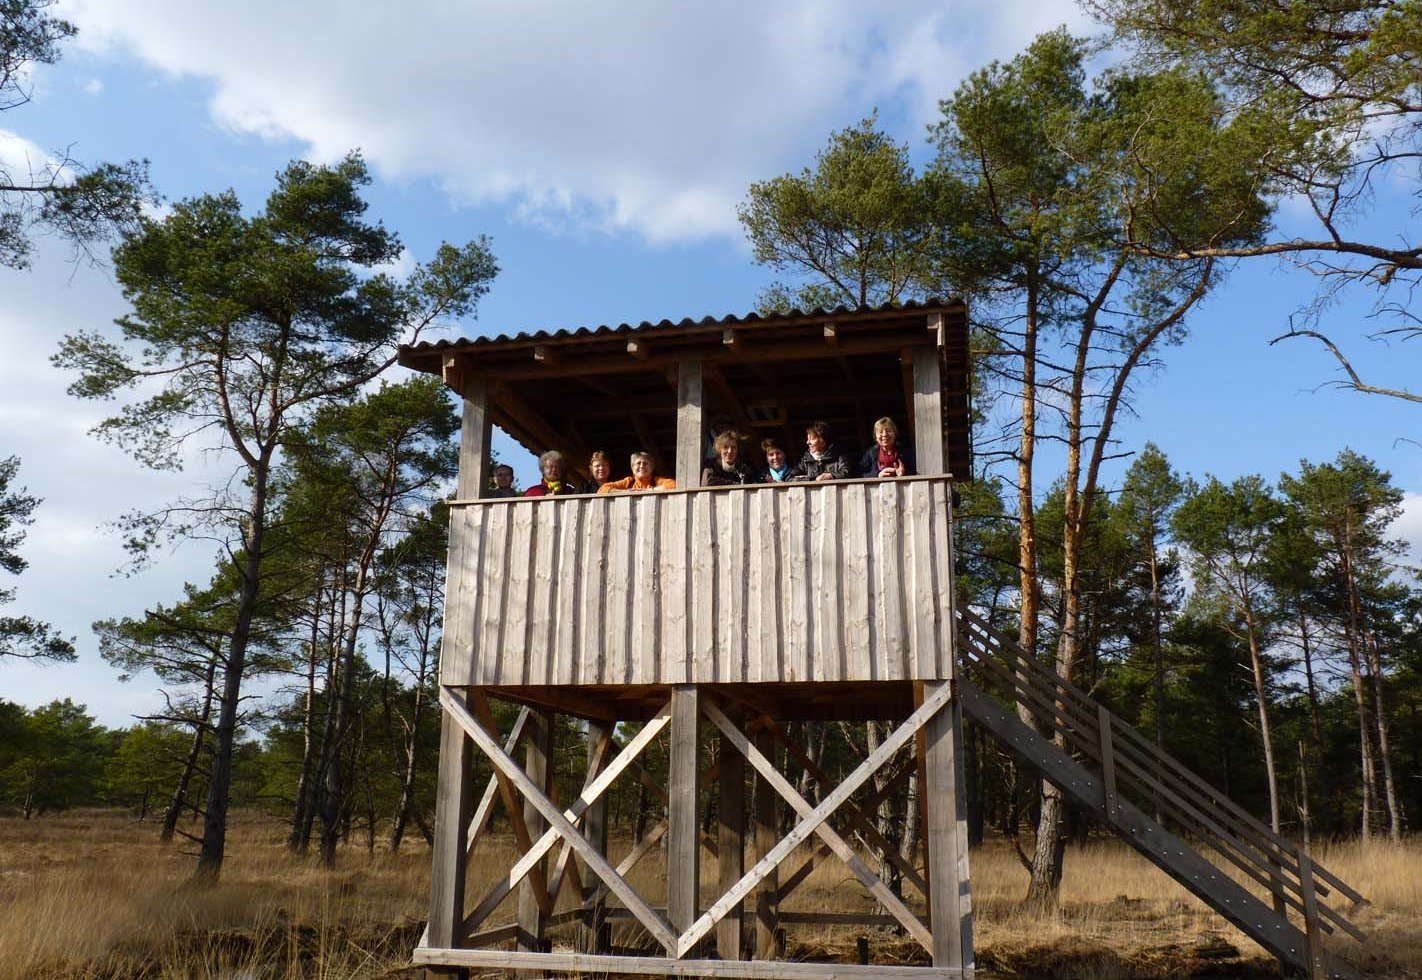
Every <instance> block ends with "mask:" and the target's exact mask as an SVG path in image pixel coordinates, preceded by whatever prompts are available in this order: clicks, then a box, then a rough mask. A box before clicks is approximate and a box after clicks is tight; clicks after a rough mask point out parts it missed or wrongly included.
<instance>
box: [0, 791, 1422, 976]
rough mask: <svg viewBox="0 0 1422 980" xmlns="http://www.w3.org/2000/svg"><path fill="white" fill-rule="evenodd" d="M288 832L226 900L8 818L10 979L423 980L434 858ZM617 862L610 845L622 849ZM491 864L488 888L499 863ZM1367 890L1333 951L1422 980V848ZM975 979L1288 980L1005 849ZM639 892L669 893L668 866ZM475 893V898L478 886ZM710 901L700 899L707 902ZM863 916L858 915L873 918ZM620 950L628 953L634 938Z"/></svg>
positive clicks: (139, 827)
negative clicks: (1048, 892) (1047, 909)
mask: <svg viewBox="0 0 1422 980" xmlns="http://www.w3.org/2000/svg"><path fill="white" fill-rule="evenodd" d="M282 839H283V828H282V827H281V826H280V825H279V824H277V823H275V822H273V821H271V820H269V819H267V818H265V817H261V816H258V815H254V814H243V815H240V816H239V817H238V818H237V822H236V824H235V826H234V827H233V832H232V835H231V837H230V840H229V858H228V863H227V868H226V871H225V874H224V878H223V884H222V885H221V887H219V888H216V889H213V890H210V891H197V890H193V889H191V888H189V887H187V886H186V884H185V880H186V878H187V876H188V875H189V874H190V872H191V869H192V860H191V858H190V857H188V856H186V855H183V854H181V853H180V852H179V850H178V849H177V848H176V847H164V846H162V845H160V844H159V843H158V842H157V840H156V839H155V828H154V826H153V825H152V824H138V823H135V822H133V821H132V820H131V819H130V818H128V817H127V816H126V815H125V814H121V813H116V812H112V811H81V812H75V813H69V814H65V815H60V816H48V817H44V818H41V819H35V820H32V821H29V822H25V821H23V820H19V819H15V818H0V978H3V980H9V978H29V977H45V978H50V977H53V978H65V980H78V978H94V980H98V978H116V980H118V978H122V980H140V978H141V980H157V978H173V980H177V978H200V980H277V978H282V980H297V978H301V980H337V978H341V980H344V978H387V980H389V978H396V977H416V976H418V975H419V974H418V971H415V970H412V969H410V968H409V967H408V966H407V964H408V959H409V954H410V949H411V948H412V947H413V945H414V944H415V942H416V941H417V940H418V938H419V935H420V932H421V931H422V929H423V916H424V902H425V883H426V879H427V874H428V867H427V864H428V859H429V858H428V852H427V851H426V850H425V849H424V847H423V846H415V847H411V848H410V849H409V850H408V852H406V853H403V854H400V855H397V856H391V855H388V854H383V853H380V852H377V853H375V854H367V853H365V852H364V851H362V850H358V849H357V850H352V851H350V852H348V853H346V854H344V855H342V860H341V866H340V867H339V868H338V869H337V870H335V871H331V872H327V871H324V870H322V869H321V868H320V867H319V866H318V865H317V864H316V862H315V861H314V860H311V861H308V860H300V859H295V858H293V857H291V856H290V855H288V854H287V853H286V852H285V851H284V850H283V848H282V843H281V842H282ZM614 849H615V848H614ZM485 854H486V852H484V851H483V850H482V849H481V857H480V860H478V861H476V862H475V865H476V868H477V869H479V870H480V871H482V872H484V873H487V874H491V875H492V874H493V873H495V872H497V871H501V870H502V869H503V868H504V867H506V866H507V860H508V854H507V853H502V854H501V853H498V852H497V850H496V849H495V850H494V851H491V852H488V853H487V859H485V857H484V856H485ZM1319 856H1320V857H1321V858H1322V859H1323V860H1324V862H1325V863H1326V864H1328V865H1329V866H1330V867H1331V868H1333V869H1334V870H1336V871H1337V872H1339V873H1340V874H1341V875H1342V876H1343V877H1344V878H1345V879H1346V880H1348V881H1350V882H1351V883H1353V884H1354V885H1356V886H1357V887H1359V888H1360V890H1361V891H1362V892H1363V893H1364V894H1366V895H1368V896H1369V897H1370V898H1371V899H1372V902H1373V905H1372V906H1371V907H1369V908H1367V909H1365V910H1363V911H1362V912H1360V913H1359V916H1358V919H1359V921H1360V923H1361V925H1362V926H1363V928H1364V929H1366V930H1367V931H1368V932H1369V933H1370V934H1371V935H1372V939H1371V941H1370V942H1369V943H1368V944H1367V946H1366V947H1363V948H1359V947H1358V946H1357V945H1356V944H1355V943H1352V942H1351V941H1342V942H1340V943H1339V945H1338V951H1339V952H1340V953H1342V954H1343V955H1344V956H1345V957H1347V958H1348V959H1349V960H1351V961H1352V962H1353V963H1355V964H1356V965H1358V966H1360V967H1362V968H1363V969H1364V970H1365V971H1366V972H1367V973H1368V974H1369V975H1370V976H1389V977H1401V976H1415V977H1422V842H1414V843H1411V844H1409V845H1407V846H1405V847H1403V848H1400V849H1398V848H1392V847H1389V846H1387V845H1385V844H1379V845H1375V846H1374V847H1373V848H1372V849H1371V851H1370V852H1369V853H1367V854H1363V853H1361V852H1360V850H1359V849H1358V848H1357V847H1356V846H1353V845H1349V846H1340V847H1336V848H1334V849H1332V850H1330V851H1327V852H1325V853H1323V854H1321V855H1319ZM972 860H973V865H972V874H973V886H974V901H975V904H976V925H977V939H978V960H979V964H980V965H981V966H982V967H984V968H986V970H987V972H988V973H989V974H990V975H992V974H996V975H1003V976H1015V977H1042V978H1046V977H1078V978H1101V980H1106V978H1123V980H1124V978H1146V977H1175V976H1187V975H1188V976H1197V977H1254V976H1277V969H1276V967H1275V966H1274V964H1273V962H1272V961H1271V960H1269V959H1268V958H1267V957H1266V956H1265V955H1264V954H1263V952H1262V951H1261V950H1259V949H1258V948H1257V947H1255V946H1253V945H1252V944H1251V943H1249V942H1248V941H1247V940H1245V939H1244V938H1243V937H1242V936H1240V935H1239V934H1238V933H1237V932H1235V931H1234V930H1233V929H1232V928H1231V927H1230V926H1229V925H1228V924H1226V923H1225V922H1224V921H1223V920H1221V919H1219V918H1218V917H1217V916H1215V915H1213V914H1212V913H1210V912H1208V911H1207V910H1205V909H1204V908H1203V906H1201V905H1200V904H1199V903H1198V902H1196V901H1195V900H1194V899H1192V898H1190V897H1189V896H1188V895H1186V893H1185V892H1184V891H1183V890H1182V889H1180V888H1179V887H1178V886H1177V885H1175V884H1174V883H1173V882H1171V881H1170V880H1169V879H1167V878H1166V877H1165V876H1164V875H1163V874H1161V873H1159V872H1157V871H1156V870H1155V869H1154V868H1152V867H1151V866H1149V865H1148V864H1146V862H1145V861H1144V860H1142V859H1140V858H1138V857H1137V856H1136V855H1135V854H1133V853H1131V852H1130V851H1128V850H1126V849H1125V848H1124V847H1122V846H1120V845H1117V844H1115V843H1112V842H1108V841H1102V842H1100V843H1093V844H1090V845H1087V846H1084V847H1081V848H1077V849H1075V850H1074V851H1073V852H1072V853H1071V854H1070V855H1069V859H1068V863H1067V872H1066V880H1065V885H1064V893H1063V899H1064V901H1063V904H1062V909H1061V911H1060V912H1059V913H1056V914H1052V915H1048V916H1044V915H1040V914H1035V913H1030V912H1028V911H1027V910H1025V909H1023V908H1022V907H1021V905H1020V904H1019V899H1020V897H1021V895H1022V893H1023V890H1024V887H1025V884H1026V873H1025V871H1024V870H1023V869H1022V867H1021V866H1020V865H1019V864H1018V862H1017V860H1016V858H1015V857H1013V856H1012V855H1011V854H1010V852H1009V851H1008V849H1007V848H1006V847H1005V846H1001V845H990V846H988V847H985V848H983V849H981V850H979V851H975V852H974V853H973V857H972ZM638 870H639V873H640V876H641V880H640V881H639V882H638V884H639V887H641V888H643V889H645V891H644V893H645V894H648V895H649V897H650V896H651V895H653V894H655V892H656V891H657V890H658V889H657V888H656V878H657V876H658V870H657V867H656V866H655V865H654V864H651V863H650V862H648V863H644V865H643V866H642V867H640V868H639V869H638ZM848 878H849V876H848V873H847V872H845V871H844V869H843V868H840V867H836V866H835V865H834V864H833V863H827V864H826V865H822V866H821V869H819V870H817V871H816V872H815V875H814V876H813V877H812V878H811V879H810V880H809V881H808V882H807V883H806V884H805V886H803V888H802V889H801V890H800V891H799V892H797V893H796V896H795V900H794V901H793V902H792V903H790V904H789V905H788V906H787V907H788V908H800V909H808V908H816V907H818V908H845V907H846V905H845V904H844V903H845V902H846V901H854V900H855V899H854V898H850V899H846V898H845V896H858V895H859V894H860V890H859V889H858V887H857V886H856V885H855V884H854V883H853V882H852V881H848V880H847V879H848ZM475 889H476V890H480V888H479V885H478V884H476V885H475ZM707 894H708V896H709V890H708V893H707ZM859 907H860V908H867V903H863V904H861V905H860V906H859ZM863 932H864V930H862V929H848V928H845V929H840V930H834V929H825V928H823V927H816V928H814V929H813V930H803V934H797V933H796V932H795V931H793V929H792V931H791V933H790V946H791V953H792V955H794V956H796V957H799V958H817V959H818V958H823V959H849V958H851V957H852V956H853V951H854V945H855V939H856V938H857V937H858V936H859V935H861V934H863ZM624 941H627V942H631V941H632V939H631V938H630V937H629V938H627V939H625V940H624ZM871 942H872V943H873V946H874V949H875V951H876V952H875V956H876V959H878V958H881V957H883V958H888V957H895V958H900V957H901V958H903V959H905V960H917V959H919V958H920V957H919V953H918V951H917V949H916V947H914V946H913V945H912V944H911V943H905V942H904V941H903V940H901V939H898V938H895V937H892V936H889V935H887V934H881V935H874V936H871Z"/></svg>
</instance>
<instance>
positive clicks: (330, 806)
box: [321, 536, 377, 867]
mask: <svg viewBox="0 0 1422 980" xmlns="http://www.w3.org/2000/svg"><path fill="white" fill-rule="evenodd" d="M376 540H377V539H376V538H375V536H372V538H371V540H370V542H369V543H368V544H367V547H366V549H365V550H364V551H363V552H362V554H361V556H360V560H359V562H357V564H356V576H355V587H354V589H353V591H352V594H351V610H350V616H349V618H348V619H347V622H346V631H345V642H344V645H343V648H342V650H341V664H340V680H339V685H338V694H337V699H336V721H335V725H334V728H335V745H334V747H333V750H332V752H331V754H330V762H329V764H328V765H327V766H326V772H325V774H324V779H325V782H324V784H323V787H322V789H323V792H322V793H321V863H322V864H324V865H326V866H327V867H330V866H331V865H333V864H335V863H336V842H337V840H338V839H339V838H340V820H341V813H342V811H343V809H344V808H345V804H346V802H347V801H346V787H345V771H344V766H343V765H342V760H341V755H342V747H343V746H344V744H345V740H346V735H347V734H348V729H349V728H350V724H351V698H352V696H353V694H354V692H355V680H354V678H355V655H356V643H357V640H358V638H359V635H360V621H361V615H362V613H363V611H364V607H365V590H366V578H367V575H368V572H369V568H370V561H371V559H372V558H373V557H374V555H375V542H376Z"/></svg>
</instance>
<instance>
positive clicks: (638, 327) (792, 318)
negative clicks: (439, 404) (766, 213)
mask: <svg viewBox="0 0 1422 980" xmlns="http://www.w3.org/2000/svg"><path fill="white" fill-rule="evenodd" d="M961 303H962V301H961V300H956V299H954V300H946V301H945V300H938V299H926V300H923V301H921V302H920V301H918V300H909V301H908V302H906V303H884V304H882V305H880V306H858V307H849V306H836V307H835V308H834V309H832V310H827V309H824V308H822V307H817V308H815V309H813V310H791V311H789V312H788V313H783V314H776V315H774V316H763V315H761V314H759V313H746V314H744V315H741V316H737V315H736V314H733V313H732V314H727V315H725V316H723V317H721V318H720V319H717V318H716V317H714V316H706V317H702V318H701V319H699V320H694V319H692V318H691V317H686V318H685V319H682V320H675V321H673V320H659V321H657V322H656V323H653V322H652V321H650V320H643V321H642V322H641V323H638V324H631V323H619V324H617V325H616V326H610V325H603V326H598V327H577V328H566V329H561V330H538V331H533V332H527V331H525V332H523V333H517V334H500V335H498V336H494V337H472V338H471V337H460V338H458V339H447V340H434V341H429V340H426V341H421V342H420V343H418V344H407V345H405V346H403V347H401V351H402V352H406V351H408V352H410V353H423V352H432V351H439V350H446V349H449V348H453V347H484V346H493V345H501V344H517V343H530V342H545V341H550V340H574V339H578V338H583V337H610V336H615V335H617V334H630V333H640V332H642V331H648V332H651V331H657V330H670V329H677V328H681V329H686V328H690V327H720V328H725V327H734V326H738V325H741V326H743V325H746V324H753V323H799V322H803V321H806V320H826V319H833V318H835V317H846V316H864V315H867V314H873V313H910V312H914V311H916V310H924V311H929V310H944V309H951V308H952V307H955V306H959V305H961Z"/></svg>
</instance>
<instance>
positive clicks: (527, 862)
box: [468, 708, 670, 929]
mask: <svg viewBox="0 0 1422 980" xmlns="http://www.w3.org/2000/svg"><path fill="white" fill-rule="evenodd" d="M669 720H670V719H669V713H668V709H666V708H663V709H662V711H661V712H660V713H659V714H658V715H657V717H655V718H653V719H652V720H651V721H650V722H648V723H647V724H646V725H645V726H643V728H642V730H641V731H640V732H638V733H637V736H636V737H635V738H633V739H632V740H631V741H630V742H628V743H627V746H626V748H624V749H623V750H622V751H621V752H620V753H618V756H617V758H616V759H614V760H613V761H612V762H611V763H609V764H608V765H607V766H606V767H605V768H602V769H601V771H600V772H598V773H596V775H595V776H593V778H591V779H589V780H588V781H586V782H585V784H584V786H583V790H582V792H581V793H580V794H579V795H578V798H577V799H576V800H574V801H573V804H572V806H570V807H568V808H567V809H566V810H564V811H563V816H564V817H566V818H567V819H568V821H569V822H570V823H573V822H576V821H577V820H579V819H580V818H581V817H582V816H583V815H584V814H585V813H587V812H588V810H589V809H591V807H592V806H593V804H594V803H599V802H602V803H605V801H606V797H605V794H606V793H607V790H608V789H609V788H610V787H611V786H612V784H613V782H614V781H615V780H616V779H617V777H618V776H620V775H621V774H622V772H623V771H624V770H625V769H627V768H628V767H629V766H631V765H632V764H633V762H634V760H635V759H636V758H637V756H639V755H641V753H642V751H643V750H644V749H646V747H647V746H648V745H650V744H651V742H652V740H653V739H655V738H656V737H657V736H658V735H660V734H661V732H662V729H663V728H665V727H666V725H667V722H668V721H669ZM610 741H611V740H610V739H609V742H610ZM584 836H585V837H586V834H584ZM558 840H559V834H558V832H557V831H556V830H553V829H549V830H546V831H544V833H543V836H542V837H540V838H539V839H538V840H537V841H536V842H535V843H534V844H533V846H532V847H530V848H529V849H528V850H527V851H526V852H524V854H523V855H522V856H521V857H520V858H519V859H518V860H517V861H515V862H514V865H513V867H512V868H510V869H509V871H508V873H507V874H505V875H504V876H503V878H501V879H499V880H498V881H496V882H495V883H494V884H493V886H492V887H490V889H489V892H488V894H486V895H485V896H484V898H483V899H482V900H481V901H480V902H479V905H478V907H477V908H475V910H474V912H473V914H472V915H470V917H469V923H468V925H469V927H470V928H471V929H472V928H475V927H476V926H478V925H479V923H480V922H483V921H484V919H485V918H487V917H488V916H489V914H490V913H492V912H493V911H494V910H495V909H496V908H498V907H499V903H500V902H502V901H503V900H504V898H505V897H506V896H507V895H508V894H509V892H511V891H512V890H513V889H514V886H516V885H518V884H519V882H521V881H522V880H523V879H524V877H525V876H527V875H528V874H529V872H530V871H531V870H533V869H534V868H536V867H537V866H538V865H539V863H540V862H541V861H542V859H543V856H544V855H545V854H547V853H548V852H549V851H550V850H551V849H552V848H553V846H554V845H555V844H556V843H557V842H558ZM565 843H566V842H565ZM605 849H606V846H605V845H604V850H605Z"/></svg>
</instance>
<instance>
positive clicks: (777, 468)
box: [760, 439, 795, 483]
mask: <svg viewBox="0 0 1422 980" xmlns="http://www.w3.org/2000/svg"><path fill="white" fill-rule="evenodd" d="M760 451H761V452H762V453H764V454H765V472H764V473H762V474H761V477H760V482H761V483H789V482H790V481H791V480H793V479H795V467H793V466H791V465H790V461H789V460H788V459H786V458H785V450H784V449H782V448H780V443H778V442H776V441H775V440H774V439H763V440H761V443H760Z"/></svg>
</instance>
